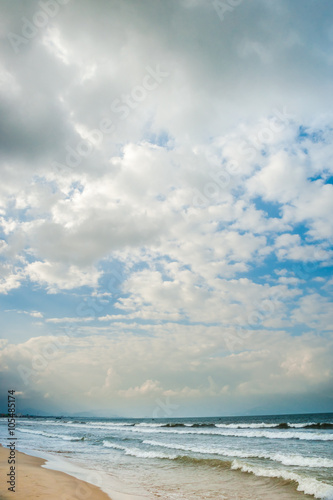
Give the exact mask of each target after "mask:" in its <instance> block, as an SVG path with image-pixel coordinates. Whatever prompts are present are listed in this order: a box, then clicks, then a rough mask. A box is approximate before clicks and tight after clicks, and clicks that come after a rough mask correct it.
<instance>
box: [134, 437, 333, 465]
mask: <svg viewBox="0 0 333 500" xmlns="http://www.w3.org/2000/svg"><path fill="white" fill-rule="evenodd" d="M143 443H144V444H148V445H150V446H159V447H163V448H169V449H173V450H182V451H189V452H193V453H201V454H208V455H210V454H212V455H220V456H223V457H229V458H233V457H237V458H264V459H268V460H274V461H275V462H280V463H282V464H283V465H292V466H299V467H310V468H323V467H327V468H331V467H333V460H331V459H329V458H324V457H304V456H302V455H291V454H282V453H272V454H270V453H265V452H262V451H251V452H244V451H241V450H235V449H232V448H221V447H219V446H187V445H181V444H174V443H163V442H159V441H153V440H145V441H143Z"/></svg>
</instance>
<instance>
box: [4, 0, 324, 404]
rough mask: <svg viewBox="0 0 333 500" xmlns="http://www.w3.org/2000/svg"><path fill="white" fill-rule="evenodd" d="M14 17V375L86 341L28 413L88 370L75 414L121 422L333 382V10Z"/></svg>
mask: <svg viewBox="0 0 333 500" xmlns="http://www.w3.org/2000/svg"><path fill="white" fill-rule="evenodd" d="M3 3H4V9H3V10H4V16H3V19H2V21H1V25H0V36H1V38H2V42H3V43H2V45H1V49H0V109H1V113H0V131H1V134H0V136H1V139H0V148H1V157H2V163H1V167H0V168H1V185H0V231H1V234H0V293H1V294H3V295H6V300H7V299H8V301H9V302H10V304H11V306H10V308H11V309H16V313H14V312H13V313H12V314H11V315H6V318H7V319H6V322H8V323H6V325H5V331H6V332H8V338H9V337H10V338H11V339H12V340H13V344H10V345H9V346H4V351H3V360H4V367H7V368H5V369H4V372H3V373H4V376H9V375H10V376H13V377H14V378H15V376H16V377H17V376H18V375H17V374H16V375H15V368H14V358H15V357H16V359H17V360H19V362H20V363H21V364H22V366H24V367H28V366H30V368H29V369H31V363H32V358H31V356H32V354H31V352H30V351H31V349H30V347H32V346H33V347H34V348H35V347H36V349H37V347H38V349H39V350H40V349H43V346H44V347H46V346H45V345H44V343H43V342H44V340H45V341H46V339H51V337H50V336H51V335H53V336H54V339H58V340H59V338H60V336H61V334H64V333H66V334H68V332H71V335H72V337H73V338H74V337H75V342H74V340H73V338H72V339H71V342H73V350H72V351H71V350H70V349H67V348H65V350H64V351H63V352H64V353H66V354H65V355H64V357H63V358H62V357H61V356H60V354H59V353H60V350H59V349H60V348H59V349H58V350H57V351H56V354H55V356H54V358H50V359H49V358H47V354H45V353H44V354H42V356H44V358H45V356H46V358H47V365H45V367H44V368H43V370H44V371H43V377H44V379H43V377H42V376H40V377H39V376H38V377H39V378H38V377H37V379H36V381H35V386H34V387H35V389H34V391H32V389H31V388H30V389H31V390H30V389H27V390H25V391H24V393H25V394H28V395H29V396H27V397H30V398H32V399H33V398H36V393H38V394H48V396H49V397H48V398H47V400H50V399H54V401H57V402H58V403H59V404H60V402H61V400H62V399H61V398H60V394H61V390H62V387H63V386H64V385H65V384H64V381H65V380H68V374H69V373H70V370H71V369H73V366H75V367H77V369H78V371H77V374H75V375H73V380H72V382H71V386H70V388H69V390H68V391H69V392H68V394H74V392H75V393H76V394H77V396H75V405H76V406H77V407H79V406H80V404H81V403H82V402H83V401H84V399H85V397H86V396H87V395H88V397H89V398H90V399H89V401H91V402H92V401H93V399H94V397H95V396H94V394H95V395H98V398H100V399H102V398H104V397H106V396H108V397H109V398H110V397H112V399H114V400H115V401H116V404H117V406H118V408H119V411H130V406H129V405H130V400H132V399H133V400H135V401H136V402H135V406H136V407H137V408H140V397H142V398H143V399H144V401H145V403H144V404H145V405H146V406H145V407H146V408H148V407H149V405H152V404H155V403H154V401H155V399H156V398H161V397H171V395H173V396H174V397H179V398H184V400H185V401H187V402H189V401H190V400H191V401H192V402H194V401H195V400H196V399H197V401H198V403H197V404H198V407H200V405H201V403H202V401H204V400H205V398H209V397H213V395H215V396H216V397H218V398H222V399H221V401H222V400H223V398H224V397H225V398H227V399H226V401H229V403H230V405H234V406H233V407H234V408H236V406H237V404H236V401H237V398H240V397H241V396H242V397H244V394H252V395H256V397H257V399H258V401H259V399H260V401H261V400H263V399H265V398H266V399H267V398H268V394H269V383H272V392H274V391H276V394H277V393H278V391H279V387H282V386H285V387H287V388H288V391H290V394H291V393H293V394H296V395H297V394H299V395H301V394H303V393H304V386H303V387H302V380H303V382H304V383H305V381H306V383H307V384H309V385H308V387H310V388H311V391H313V393H315V391H316V390H317V388H319V387H321V385H320V384H322V387H326V385H327V384H328V383H329V380H330V376H331V375H330V372H329V369H328V368H327V370H326V371H325V375H322V377H321V376H320V373H319V368H318V367H319V366H320V363H321V362H322V363H323V365H325V366H326V364H327V356H328V353H327V352H326V351H325V350H324V349H322V345H324V343H325V342H326V341H327V339H326V337H320V336H317V333H318V332H324V333H322V335H327V336H329V332H330V331H331V325H332V318H331V316H330V314H329V312H328V311H329V310H330V308H331V305H332V304H331V300H330V297H329V290H330V283H331V282H330V281H329V277H328V270H329V266H330V265H331V263H332V234H333V233H332V216H331V214H332V209H333V205H332V203H333V202H332V200H333V196H332V194H333V193H332V138H333V135H332V127H331V120H332V113H330V111H329V110H328V107H327V103H328V102H330V99H331V95H332V81H333V80H332V76H333V75H332V56H331V46H332V30H331V27H330V26H329V23H328V22H327V19H328V17H329V13H330V12H331V11H332V5H331V3H330V2H329V1H328V0H324V1H322V2H320V3H319V4H318V3H316V4H315V3H314V2H312V1H311V0H302V1H301V0H296V1H293V2H289V1H287V0H281V1H280V2H279V3H278V4H277V3H276V2H268V1H264V0H255V1H253V2H242V3H241V4H240V5H239V6H237V8H235V9H233V11H232V12H228V13H227V14H226V16H227V18H226V19H225V20H224V21H223V20H222V19H221V16H219V13H218V11H217V10H216V9H215V8H214V5H213V2H206V1H203V0H195V1H194V0H184V1H181V2H179V1H176V0H171V1H169V2H163V1H155V0H144V1H142V2H139V3H138V2H137V1H135V0H124V1H122V2H116V1H114V0H112V1H107V2H106V1H104V0H103V1H100V2H99V7H98V9H96V7H95V6H94V5H93V4H92V3H91V2H90V1H88V0H82V1H81V2H80V6H78V4H77V3H75V2H67V3H66V2H64V3H61V5H60V3H59V5H58V7H59V9H58V10H57V13H56V14H55V15H54V16H46V17H47V20H46V22H45V25H44V26H38V20H37V22H36V19H38V11H39V10H40V9H41V6H40V2H38V1H37V0H33V1H31V2H29V3H27V2H24V1H23V0H22V1H21V0H19V1H17V2H15V4H14V3H13V2H9V1H5V2H3ZM36 13H37V14H36ZM36 16H37V17H36ZM44 17H45V16H44ZM293 18H297V23H290V19H293ZM82 27H84V29H82ZM29 29H30V32H29ZM27 33H30V35H29V36H28V35H27ZM15 37H16V38H15ZM19 37H21V38H19ZM28 297H29V299H28ZM12 304H14V305H12ZM22 312H26V313H24V314H21V316H20V317H19V315H20V313H22ZM15 315H17V316H15ZM9 316H10V320H9V319H8V317H9ZM14 316H15V317H16V320H14V319H13V318H14ZM28 316H30V318H35V319H38V320H39V323H38V325H37V324H36V325H35V327H36V328H37V327H38V328H40V333H38V334H37V333H36V331H32V330H30V329H25V324H26V325H27V324H28V323H24V321H23V319H24V318H25V320H26V321H28V319H29V318H28ZM22 318H23V319H22ZM15 321H16V323H15ZM22 321H23V323H22ZM11 322H14V323H15V324H14V323H11ZM23 332H24V333H23ZM189 332H191V334H190V333H189ZM42 334H43V335H45V339H44V340H43V338H42V337H40V336H39V335H42ZM6 336H7V333H6ZM27 336H31V338H30V340H27ZM52 338H53V337H52ZM116 339H117V342H119V343H116V344H113V343H112V342H116ZM47 342H48V341H47ZM52 342H53V340H52ZM103 346H104V347H103ZM113 349H115V351H113ZM87 351H89V356H90V357H89V356H88V354H87ZM61 352H62V351H61ZM230 352H232V354H230ZM283 352H284V353H285V355H283ZM29 353H30V354H29ZM106 353H107V354H106ZM161 353H162V354H161ZM116 354H117V356H118V357H117V356H116ZM154 356H155V357H154ZM8 360H9V361H8ZM99 360H102V361H101V363H99ZM138 360H140V363H139V362H138ZM39 361H40V362H41V363H42V364H43V358H41V359H40V360H39ZM90 362H91V363H92V365H91V366H92V368H91V370H90V371H91V374H90V377H91V380H89V381H88V380H87V381H86V383H83V382H82V381H83V380H86V374H85V376H84V377H83V378H82V377H81V375H82V376H83V374H84V370H85V367H86V366H87V364H90ZM163 362H165V363H164V367H163V368H162V365H163ZM36 363H37V361H36ZM44 364H45V363H44ZM130 367H131V368H130ZM297 367H299V369H298V368H297ZM32 370H33V372H34V376H35V374H36V373H37V372H38V369H37V368H32ZM270 370H271V371H270ZM38 373H39V372H38ZM55 373H58V374H59V373H63V374H64V375H61V376H59V378H58V377H56V378H55V380H54V381H52V380H51V379H52V377H53V376H54V375H55ZM39 375H41V373H39ZM66 377H67V378H66ZM21 379H22V377H21V378H18V379H17V380H18V382H19V383H20V384H21V383H22V380H21ZM224 379H225V380H224ZM31 380H32V379H31ZM43 380H44V381H45V382H43ZM292 380H294V382H292ZM61 381H62V382H63V385H61V383H60V382H61ZM47 384H49V387H47ZM283 384H284V385H283ZM85 385H86V386H85ZM29 387H30V386H29ZM29 390H30V392H29ZM286 390H287V389H286ZM293 391H294V392H293ZM309 391H310V389H309ZM311 394H312V393H311ZM68 397H69V396H68ZM96 397H97V396H96ZM279 397H280V400H281V401H282V399H281V398H283V396H282V395H281V396H279ZM154 398H155V399H154ZM191 398H192V399H191ZM300 398H301V396H300ZM122 401H123V403H122ZM219 401H220V399H219ZM302 401H303V400H302ZM58 403H57V404H58ZM82 404H83V403H82ZM186 404H187V403H186V402H184V405H185V406H186ZM189 404H190V403H189ZM191 404H192V403H191ZM193 404H194V403H193ZM248 404H250V403H248ZM302 404H303V403H302ZM212 405H213V403H212ZM212 405H211V406H210V408H213V406H212ZM216 407H217V406H216ZM191 408H192V406H191ZM193 408H194V407H193ZM244 408H245V406H244ZM138 411H139V410H138ZM184 411H185V410H184ZM212 411H213V410H212ZM214 411H215V410H214ZM240 411H241V410H240Z"/></svg>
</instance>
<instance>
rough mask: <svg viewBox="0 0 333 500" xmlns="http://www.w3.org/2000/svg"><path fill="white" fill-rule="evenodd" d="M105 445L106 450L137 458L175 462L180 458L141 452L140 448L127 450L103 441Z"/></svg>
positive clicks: (153, 452) (148, 451) (159, 453)
mask: <svg viewBox="0 0 333 500" xmlns="http://www.w3.org/2000/svg"><path fill="white" fill-rule="evenodd" d="M103 445H104V446H105V447H106V448H114V449H115V450H122V451H124V452H125V455H131V456H133V457H137V458H167V459H169V460H174V459H176V458H177V457H178V456H179V455H177V454H167V453H162V452H156V451H150V450H147V451H145V450H140V449H139V448H127V447H126V446H121V445H118V444H115V443H110V442H109V441H103Z"/></svg>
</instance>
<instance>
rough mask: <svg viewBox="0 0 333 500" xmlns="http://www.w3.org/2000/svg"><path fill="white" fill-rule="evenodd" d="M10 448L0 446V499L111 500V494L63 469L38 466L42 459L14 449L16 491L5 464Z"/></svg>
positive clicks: (8, 467) (6, 463) (7, 466)
mask: <svg viewBox="0 0 333 500" xmlns="http://www.w3.org/2000/svg"><path fill="white" fill-rule="evenodd" d="M8 457H9V450H8V448H3V447H1V446H0V500H13V499H15V500H36V499H39V500H90V499H91V500H110V497H109V496H108V495H107V494H106V493H104V492H103V491H101V490H100V489H99V488H98V487H97V486H93V485H91V484H89V483H86V482H85V481H80V480H79V479H76V478H75V477H72V476H69V475H68V474H65V473H63V472H58V471H53V470H50V469H45V468H43V467H41V466H42V465H43V464H45V460H43V459H41V458H36V457H31V456H29V455H26V454H25V453H21V452H18V451H16V453H15V461H16V463H15V493H14V492H13V491H8V487H10V486H11V485H10V484H9V483H7V480H9V479H10V478H9V477H8V476H7V474H8V473H9V472H10V464H8Z"/></svg>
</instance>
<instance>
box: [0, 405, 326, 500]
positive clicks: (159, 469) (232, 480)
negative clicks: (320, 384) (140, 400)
mask: <svg viewBox="0 0 333 500" xmlns="http://www.w3.org/2000/svg"><path fill="white" fill-rule="evenodd" d="M16 436H17V438H18V442H17V447H18V449H20V450H22V451H27V452H29V451H30V450H35V451H37V452H38V451H44V452H50V453H53V454H57V455H58V456H59V454H60V455H62V456H64V457H67V458H69V459H71V460H73V461H75V462H76V463H78V464H81V465H83V466H86V467H89V468H90V469H96V470H103V471H105V472H106V473H107V474H111V475H113V476H115V477H118V478H119V479H120V481H123V483H124V484H125V485H126V488H128V490H130V491H132V490H133V491H134V490H135V489H136V488H139V489H140V491H141V492H145V493H146V494H147V498H158V497H160V496H162V497H164V498H167V499H168V498H169V499H171V498H174V499H176V498H179V499H186V498H188V499H190V498H191V499H193V498H207V499H208V498H224V499H228V498H233V499H243V498H244V499H258V498H270V499H271V498H275V497H276V498H286V499H287V498H288V499H289V498H294V497H295V498H297V497H298V498H299V497H301V496H303V498H304V497H305V494H307V495H311V496H312V497H316V498H322V499H327V500H328V499H331V500H332V499H333V414H306V415H278V416H258V417H215V418H179V419H177V418H172V419H167V418H164V419H105V418H102V419H95V418H94V419H87V418H82V419H81V418H75V419H74V418H61V419H59V418H29V419H18V420H17V432H16ZM6 439H7V420H6V419H0V442H1V443H2V444H3V445H4V446H5V445H6ZM297 489H298V491H297Z"/></svg>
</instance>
